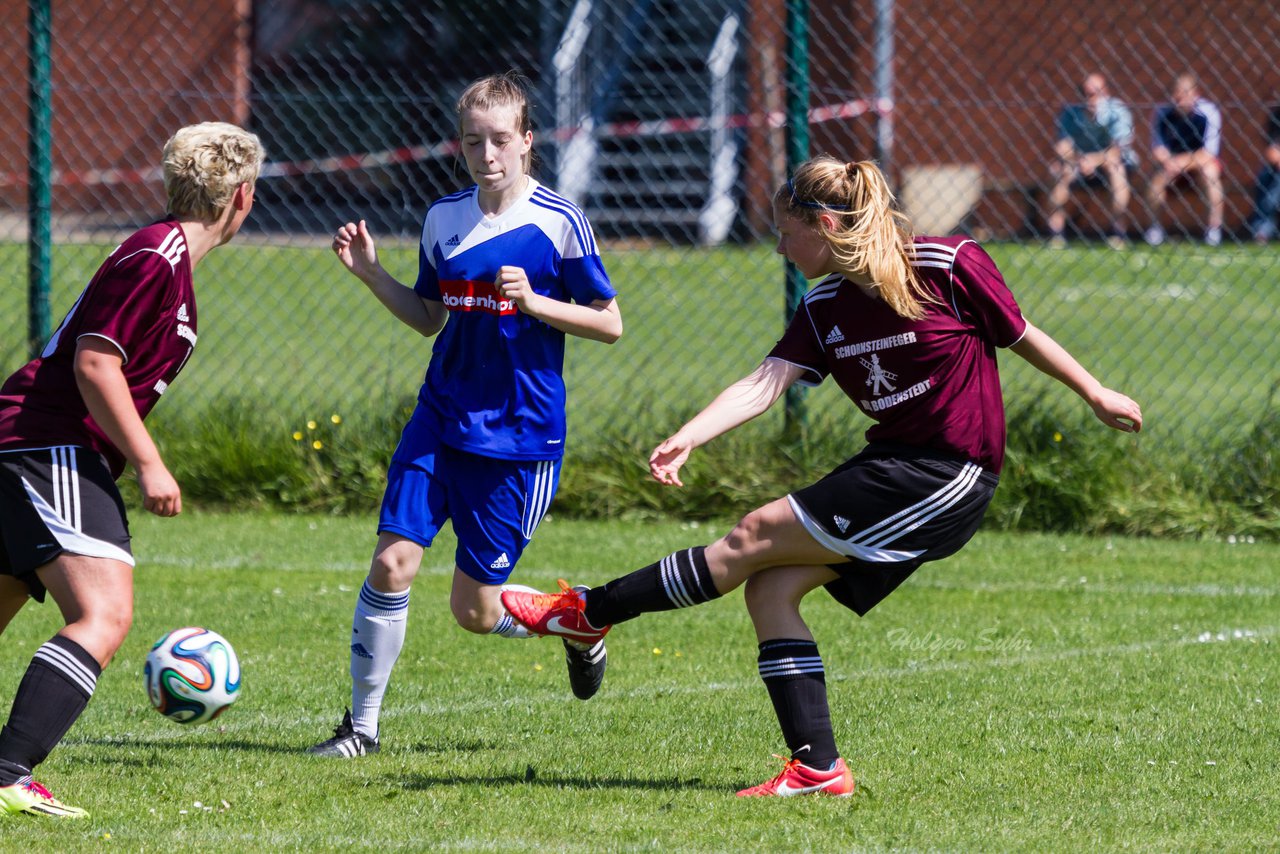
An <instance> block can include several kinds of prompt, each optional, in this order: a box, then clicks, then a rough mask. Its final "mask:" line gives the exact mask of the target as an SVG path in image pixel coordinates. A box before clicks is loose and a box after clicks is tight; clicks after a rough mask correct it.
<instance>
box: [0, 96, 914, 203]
mask: <svg viewBox="0 0 1280 854" xmlns="http://www.w3.org/2000/svg"><path fill="white" fill-rule="evenodd" d="M892 110H893V104H892V103H891V102H889V101H888V100H887V99H881V100H879V101H875V102H872V101H867V100H863V99H856V100H852V101H844V102H843V103H839V104H828V105H826V106H822V107H814V108H813V109H811V110H809V124H821V123H822V122H830V121H838V120H840V119H855V118H858V117H860V116H863V115H865V114H867V113H871V112H874V113H877V114H879V115H887V114H888V113H889V112H891V111H892ZM785 124H786V116H785V114H783V113H782V112H780V111H773V112H769V113H744V114H740V115H735V116H726V117H725V118H724V119H722V120H719V121H717V120H713V119H710V118H707V117H705V116H691V117H686V118H670V119H654V120H652V121H633V122H610V123H608V124H602V125H598V126H596V127H595V128H594V129H593V130H591V131H589V132H590V133H592V134H593V135H594V136H595V137H596V138H597V139H600V138H617V137H632V136H670V135H674V134H682V133H699V132H702V131H709V130H719V129H722V128H729V129H736V128H746V127H770V128H780V127H783V126H784V125H785ZM583 133H588V131H586V130H584V129H582V128H557V129H556V130H554V131H552V132H551V134H550V136H551V138H552V139H553V140H555V141H556V142H557V143H565V142H568V141H569V140H571V139H573V138H575V137H576V136H578V135H580V134H583ZM457 153H458V143H457V142H456V141H455V140H447V141H445V142H437V143H434V144H431V145H410V146H405V147H403V148H393V149H389V150H386V151H373V152H366V153H363V154H340V155H335V156H332V157H320V158H317V159H314V160H293V161H281V162H275V163H264V164H263V166H262V173H261V175H260V177H261V178H286V177H297V176H302V175H324V174H333V173H339V172H358V171H361V170H364V169H378V168H384V167H387V166H398V165H401V164H405V163H419V162H422V161H427V160H442V159H444V158H447V157H453V156H455V155H456V154H457ZM162 177H163V175H162V172H161V170H160V168H159V167H148V168H143V169H127V168H126V169H115V168H109V169H83V170H78V171H75V170H63V169H55V170H53V175H52V179H53V183H54V185H56V186H59V187H96V186H116V185H121V184H145V183H149V182H153V181H160V180H161V178H162ZM26 184H27V176H26V175H24V174H18V173H13V172H10V173H7V174H0V188H5V187H24V186H26Z"/></svg>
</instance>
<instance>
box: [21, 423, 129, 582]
mask: <svg viewBox="0 0 1280 854" xmlns="http://www.w3.org/2000/svg"><path fill="white" fill-rule="evenodd" d="M64 553H70V554H78V555H87V556H89V557H101V558H110V559H112V560H118V561H122V562H123V563H127V564H128V565H129V566H133V565H134V561H133V552H132V551H131V549H130V548H129V523H128V520H127V518H126V516H125V509H124V502H123V501H122V500H121V498H120V490H119V489H117V488H116V483H115V480H114V479H113V478H112V477H111V472H110V470H109V469H108V468H107V463H106V460H104V459H103V458H102V455H101V454H98V453H96V452H94V451H90V450H87V449H85V448H79V447H76V446H74V445H62V446H59V447H56V448H40V449H38V450H19V451H0V575H11V576H14V577H15V578H17V579H18V580H20V581H22V582H24V583H25V584H26V585H27V588H28V589H29V590H30V591H31V596H32V598H34V599H35V600H36V601H38V602H43V601H44V594H45V589H44V585H43V584H41V583H40V579H39V578H37V577H36V569H37V568H38V567H41V566H43V565H45V564H46V563H48V562H49V561H51V560H53V559H54V558H56V557H58V556H59V555H61V554H64Z"/></svg>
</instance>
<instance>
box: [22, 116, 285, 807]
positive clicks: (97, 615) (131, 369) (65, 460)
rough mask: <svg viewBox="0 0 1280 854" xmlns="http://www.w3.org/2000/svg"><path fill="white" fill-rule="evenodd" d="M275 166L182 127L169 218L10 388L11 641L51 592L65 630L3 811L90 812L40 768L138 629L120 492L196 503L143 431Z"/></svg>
mask: <svg viewBox="0 0 1280 854" xmlns="http://www.w3.org/2000/svg"><path fill="white" fill-rule="evenodd" d="M262 159H263V152H262V144H261V143H260V142H259V141H258V138H257V137H256V136H254V135H253V134H251V133H247V132H245V131H244V130H241V129H240V128H238V127H236V126H235V125H229V124H224V123H221V122H205V123H202V124H197V125H190V126H188V127H184V128H182V129H181V130H179V131H178V132H177V133H175V134H174V135H173V137H172V138H170V140H169V141H168V143H166V145H165V147H164V155H163V163H164V185H165V191H166V193H167V195H168V216H167V217H165V218H164V219H163V220H161V221H159V222H155V223H152V224H151V225H148V226H146V227H144V228H142V229H140V230H138V231H136V232H134V234H133V235H131V236H130V237H129V238H128V239H127V240H125V241H124V243H122V244H120V245H119V246H118V247H116V249H115V250H114V251H113V252H112V253H111V254H110V255H109V256H108V257H107V260H106V261H104V262H103V264H102V266H101V267H99V268H98V272H97V273H96V274H95V275H94V277H93V279H92V281H90V282H89V284H88V286H87V287H86V288H85V289H84V292H83V293H81V294H80V297H79V299H77V300H76V303H75V305H73V306H72V307H71V310H70V311H69V312H68V313H67V316H66V317H65V318H64V319H63V321H62V323H61V324H60V325H59V326H58V329H57V331H56V332H54V334H53V337H52V338H51V339H50V340H49V343H48V344H47V345H46V346H45V348H44V351H43V352H42V353H41V354H40V355H39V356H38V357H36V358H35V359H33V360H31V361H30V362H28V363H27V364H26V365H25V366H23V367H22V368H19V369H18V370H17V371H16V372H15V373H14V374H13V375H12V376H10V377H9V378H8V379H7V380H6V381H5V382H4V384H3V385H0V632H3V631H4V629H5V627H7V626H8V624H9V621H10V620H12V619H13V617H14V616H15V615H16V614H17V613H18V611H19V610H21V608H22V606H23V605H24V604H26V602H27V600H28V599H29V598H34V599H36V600H37V601H43V600H44V598H45V594H46V593H48V595H50V596H52V597H53V600H54V601H55V602H56V603H57V604H58V608H59V610H60V611H61V612H62V615H63V618H64V619H65V621H66V625H64V626H63V628H62V629H61V630H60V631H59V632H58V633H57V634H56V635H54V637H53V638H52V639H50V640H49V641H48V642H47V643H45V644H44V645H43V646H41V647H40V648H39V649H38V650H36V653H35V656H34V657H33V658H32V660H31V664H30V665H29V666H28V668H27V671H26V674H25V675H24V676H23V678H22V681H21V683H19V685H18V692H17V694H16V695H15V696H14V699H13V707H12V711H11V712H10V714H9V720H8V722H7V723H6V724H5V725H4V727H3V728H2V729H0V815H6V814H26V815H36V816H46V817H57V818H82V817H84V816H86V815H87V813H86V812H85V810H82V809H80V808H78V807H73V806H69V805H67V804H64V803H62V802H61V801H59V800H58V799H57V798H55V797H53V795H51V794H50V793H49V790H48V789H46V788H45V787H44V786H42V785H40V784H39V783H37V782H36V781H35V780H34V779H33V778H32V770H33V769H34V768H35V767H36V765H38V764H39V763H40V762H42V761H44V759H45V757H46V756H48V755H49V751H51V750H52V749H53V748H54V747H55V746H56V745H57V744H58V742H59V741H61V740H62V737H63V736H64V735H65V734H66V732H67V730H69V729H70V728H71V725H72V724H74V723H75V721H76V719H77V718H79V717H80V714H81V713H82V712H83V711H84V709H85V707H86V706H87V705H88V703H89V699H90V698H91V697H92V696H93V692H94V689H95V688H96V687H97V682H98V677H99V676H100V675H101V674H102V670H103V669H104V668H105V667H106V666H107V664H108V663H109V662H110V661H111V659H112V657H113V656H114V655H115V653H116V650H118V649H119V648H120V644H121V643H123V642H124V638H125V635H126V634H128V631H129V627H130V625H131V623H132V620H133V567H134V560H133V553H132V551H131V549H130V537H129V526H128V522H127V520H126V518H125V509H124V502H123V501H122V500H121V498H120V491H119V490H118V489H117V488H116V484H115V480H116V478H118V477H119V476H120V474H121V473H122V471H123V470H124V467H125V464H126V463H128V464H130V465H132V466H133V469H134V472H135V473H136V474H137V478H138V488H139V491H140V492H141V494H142V501H143V507H144V508H145V509H146V510H147V511H148V512H151V513H154V514H156V515H157V516H175V515H177V514H178V513H179V512H181V510H182V495H181V492H180V490H179V488H178V484H177V482H176V481H175V480H174V479H173V475H171V474H170V473H169V470H168V468H167V467H166V466H165V464H164V460H162V459H161V457H160V453H159V451H158V450H157V449H156V445H155V442H153V441H152V439H151V435H150V433H148V432H147V428H146V427H145V426H144V425H143V423H142V422H143V419H144V418H145V417H146V416H147V414H148V413H149V412H150V411H151V409H152V407H153V406H155V404H156V402H157V401H158V400H159V399H160V396H161V395H162V394H164V392H165V390H166V389H168V387H169V384H170V383H172V382H173V381H174V379H175V378H176V377H177V375H178V372H179V371H181V370H182V368H183V366H184V365H185V364H186V363H187V359H188V358H189V357H190V356H191V352H192V350H193V349H194V348H195V345H196V300H195V291H194V290H193V288H192V271H193V270H194V268H195V266H196V265H197V264H198V263H200V261H201V259H203V258H204V257H205V255H207V254H208V253H209V252H210V251H212V250H213V249H215V248H217V247H219V246H221V245H223V244H224V243H226V242H227V241H229V240H230V239H231V238H232V237H234V236H235V234H236V232H237V231H239V230H240V226H241V225H242V224H243V223H244V221H245V218H246V217H248V215H249V211H250V209H252V207H253V188H254V183H255V181H256V180H257V178H258V171H259V169H260V167H261V165H262Z"/></svg>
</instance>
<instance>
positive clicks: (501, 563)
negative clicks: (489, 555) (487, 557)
mask: <svg viewBox="0 0 1280 854" xmlns="http://www.w3.org/2000/svg"><path fill="white" fill-rule="evenodd" d="M510 566H511V561H509V560H507V553H506V552H503V553H502V554H500V555H498V559H497V560H495V561H494V562H493V563H491V564H489V568H490V569H507V568H508V567H510Z"/></svg>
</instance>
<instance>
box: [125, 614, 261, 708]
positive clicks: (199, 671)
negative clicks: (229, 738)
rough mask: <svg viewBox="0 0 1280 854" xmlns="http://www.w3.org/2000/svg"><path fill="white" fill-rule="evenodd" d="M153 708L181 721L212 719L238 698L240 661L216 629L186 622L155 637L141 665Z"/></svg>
mask: <svg viewBox="0 0 1280 854" xmlns="http://www.w3.org/2000/svg"><path fill="white" fill-rule="evenodd" d="M143 678H144V679H145V680H146V683H147V696H148V697H150V698H151V705H152V706H154V707H155V710H156V711H157V712H159V713H160V714H162V715H164V716H165V717H167V718H170V719H172V720H175V721H177V722H178V723H180V724H202V723H204V722H205V721H211V720H213V719H214V718H216V717H217V716H218V715H220V714H222V712H223V710H225V709H226V708H227V706H230V705H231V704H232V703H234V702H235V701H236V697H238V696H240V660H239V659H238V658H236V651H235V650H234V649H232V648H231V644H229V643H227V639H226V638H224V637H223V636H222V635H220V634H218V633H217V632H211V631H209V630H208V629H202V628H198V627H195V626H189V627H187V628H184V629H174V630H173V631H171V632H169V634H167V635H165V636H164V637H162V638H160V640H158V641H156V645H155V646H153V647H151V652H149V653H147V665H146V667H145V668H144V669H143Z"/></svg>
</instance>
